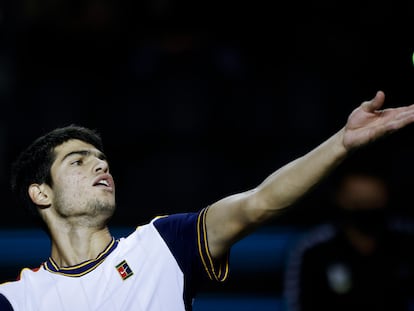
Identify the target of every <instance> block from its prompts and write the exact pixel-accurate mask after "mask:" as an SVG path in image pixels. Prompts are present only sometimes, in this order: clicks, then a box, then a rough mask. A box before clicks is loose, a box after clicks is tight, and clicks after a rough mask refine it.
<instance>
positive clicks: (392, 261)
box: [285, 158, 414, 311]
mask: <svg viewBox="0 0 414 311" xmlns="http://www.w3.org/2000/svg"><path fill="white" fill-rule="evenodd" d="M369 161H370V162H371V164H372V162H374V159H373V158H371V159H369V160H368V162H363V161H362V162H360V163H357V162H350V163H349V165H346V166H345V165H344V166H343V167H341V170H340V171H339V172H340V173H339V174H338V175H337V183H335V184H334V185H335V186H334V187H335V191H334V195H333V196H332V199H333V202H332V203H333V205H334V206H333V210H334V211H335V212H336V213H334V218H333V220H332V222H331V223H328V224H323V225H320V226H316V228H312V230H310V232H306V233H305V236H304V237H303V239H301V240H300V241H299V243H298V245H295V247H294V250H293V251H292V254H291V257H290V260H289V261H288V264H287V270H286V274H285V278H286V279H285V298H286V299H287V305H288V310H289V311H311V310H312V311H313V310H318V311H321V310H336V311H341V310H348V311H349V310H353V311H355V310H376V311H379V310H393V311H396V310H401V311H408V310H412V308H413V306H414V305H413V302H414V249H413V247H412V245H413V243H414V223H413V222H410V221H409V220H407V219H401V217H400V216H398V213H396V212H393V210H392V209H391V206H390V205H391V193H392V192H391V188H390V183H389V181H388V179H387V177H386V176H385V174H384V172H383V169H381V167H378V168H377V167H375V166H372V165H370V163H369Z"/></svg>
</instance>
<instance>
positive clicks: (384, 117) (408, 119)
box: [344, 91, 414, 149]
mask: <svg viewBox="0 0 414 311" xmlns="http://www.w3.org/2000/svg"><path fill="white" fill-rule="evenodd" d="M383 103H384V93H383V92H381V91H379V92H378V93H377V95H376V96H375V97H374V99H372V100H371V101H366V102H364V103H362V104H361V105H360V106H359V107H358V108H356V109H355V110H354V111H353V112H352V113H351V115H350V116H349V118H348V122H347V124H346V126H345V134H344V146H345V147H346V148H347V149H352V148H356V147H358V146H361V145H364V144H367V143H369V142H372V141H374V140H376V139H377V138H379V137H381V136H384V135H386V134H390V133H392V132H394V131H396V130H398V129H400V128H402V127H404V126H405V125H407V124H409V123H412V122H414V105H411V106H406V107H399V108H390V109H384V110H380V108H381V107H382V105H383Z"/></svg>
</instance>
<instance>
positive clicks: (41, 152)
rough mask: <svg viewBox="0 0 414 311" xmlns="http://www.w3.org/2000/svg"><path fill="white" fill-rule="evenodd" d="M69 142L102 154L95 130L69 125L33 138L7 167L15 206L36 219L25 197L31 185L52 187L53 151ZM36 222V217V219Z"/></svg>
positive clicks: (33, 208)
mask: <svg viewBox="0 0 414 311" xmlns="http://www.w3.org/2000/svg"><path fill="white" fill-rule="evenodd" d="M71 139H79V140H81V141H84V142H86V143H88V144H91V145H92V146H94V147H95V148H97V149H98V150H100V151H103V145H102V139H101V137H100V134H99V133H98V132H97V131H96V130H92V129H89V128H86V127H83V126H79V125H75V124H71V125H68V126H65V127H60V128H56V129H54V130H52V131H50V132H48V133H46V134H44V135H43V136H40V137H39V138H37V139H36V140H35V141H34V142H33V143H32V144H30V145H29V146H28V147H27V148H26V149H25V150H24V151H23V152H21V153H20V155H19V156H18V157H17V159H16V160H15V161H14V162H13V164H12V167H11V190H12V193H13V194H14V196H15V199H16V203H17V204H18V205H21V206H23V207H24V208H26V209H27V210H28V211H29V212H30V213H31V214H33V215H35V216H38V215H39V213H38V210H37V207H36V205H35V204H34V203H33V201H32V200H31V198H30V197H29V194H28V189H29V186H30V185H31V184H33V183H38V184H42V183H46V184H48V185H49V186H52V185H53V180H52V177H51V174H50V169H51V166H52V164H53V162H54V160H55V157H56V155H55V152H54V151H55V148H56V147H58V146H59V145H61V144H63V143H65V142H67V141H68V140H71ZM36 218H38V217H36Z"/></svg>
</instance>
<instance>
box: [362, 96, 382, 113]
mask: <svg viewBox="0 0 414 311" xmlns="http://www.w3.org/2000/svg"><path fill="white" fill-rule="evenodd" d="M384 101H385V94H384V92H383V91H378V92H377V93H376V94H375V97H374V98H373V99H371V100H370V101H366V102H363V103H362V105H361V107H362V109H364V110H365V111H367V112H374V111H375V110H378V109H380V108H381V107H382V105H383V104H384Z"/></svg>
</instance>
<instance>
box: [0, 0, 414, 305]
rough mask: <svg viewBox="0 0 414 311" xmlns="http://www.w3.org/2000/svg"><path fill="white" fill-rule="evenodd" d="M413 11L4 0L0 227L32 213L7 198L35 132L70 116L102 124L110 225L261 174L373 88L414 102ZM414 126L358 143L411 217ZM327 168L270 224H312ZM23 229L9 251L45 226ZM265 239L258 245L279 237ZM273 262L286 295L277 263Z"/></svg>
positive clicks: (191, 201)
mask: <svg viewBox="0 0 414 311" xmlns="http://www.w3.org/2000/svg"><path fill="white" fill-rule="evenodd" d="M413 18H414V5H413V4H411V3H409V2H402V1H401V2H398V1H393V2H391V1H385V2H384V1H382V2H381V3H378V2H374V1H372V2H371V1H368V2H363V3H361V2H357V1H346V2H345V1H342V2H332V1H325V0H318V1H312V2H309V1H291V2H289V3H284V5H282V4H281V3H274V2H271V1H269V2H266V1H256V2H254V3H253V2H250V3H244V2H239V1H238V2H236V1H226V2H219V1H209V2H193V1H184V0H181V1H171V0H163V1H161V0H153V1H149V0H147V1H126V0H121V1H113V0H84V1H67V0H57V1H49V0H17V1H4V2H2V3H1V4H0V37H1V38H0V39H1V40H0V104H1V108H2V113H1V114H0V185H1V187H0V189H1V192H2V193H0V195H1V197H2V213H1V214H2V216H1V217H0V227H1V228H3V229H4V230H6V231H1V232H3V233H4V234H8V233H7V232H9V231H7V230H12V231H10V232H14V233H15V232H16V231H15V230H20V229H22V230H32V229H33V227H34V226H33V224H32V222H31V220H30V218H28V216H26V215H25V213H24V212H23V211H22V210H21V209H20V207H19V206H16V205H15V204H14V201H13V199H12V198H11V196H10V191H9V184H8V183H9V169H10V164H11V162H12V161H13V159H14V158H15V157H16V156H17V154H18V153H19V152H20V151H21V150H22V149H23V148H24V147H25V146H26V145H27V144H29V143H30V142H31V141H32V140H33V139H34V138H36V137H37V136H39V135H41V134H43V133H45V132H46V131H48V130H51V129H52V128H55V127H57V126H64V125H68V124H71V123H77V124H81V125H85V126H88V127H92V128H96V129H98V131H99V132H101V134H102V136H103V140H104V144H105V146H106V150H105V153H106V154H107V156H108V158H109V161H110V165H111V170H112V173H113V175H114V178H115V181H116V184H117V201H118V210H117V213H116V216H115V217H114V218H113V220H112V222H111V225H112V226H113V227H116V228H132V227H135V226H136V225H139V224H142V223H145V222H147V221H149V220H150V219H151V218H152V217H153V216H156V215H161V214H166V213H174V212H178V211H180V212H182V211H195V210H199V209H200V208H203V207H205V206H206V205H208V204H211V203H212V202H214V201H216V200H218V199H220V198H222V197H224V196H227V195H229V194H233V193H235V192H239V191H244V190H247V189H250V188H253V187H255V186H256V185H257V184H259V183H260V182H261V181H262V180H263V179H264V178H265V177H266V176H267V175H268V174H270V173H272V172H273V171H274V170H275V169H277V168H279V167H280V166H282V165H284V164H286V163H287V162H289V161H290V160H293V159H294V158H296V157H298V156H300V155H302V154H303V153H305V152H307V151H308V150H310V149H311V148H313V147H314V146H316V145H317V144H318V143H320V142H322V141H323V140H324V139H325V138H327V137H328V136H330V135H331V134H333V133H334V132H335V131H337V130H338V129H339V128H340V127H341V126H342V125H343V124H344V123H345V121H346V117H347V115H348V114H349V113H350V112H351V111H352V109H354V108H355V107H356V106H357V105H359V104H360V102H362V101H363V100H368V99H371V98H372V97H373V96H374V95H375V92H376V91H377V90H379V89H381V90H383V91H384V92H385V94H386V98H387V99H386V105H388V106H396V105H408V104H411V103H413V102H414V93H413V88H412V85H413V82H414V72H413V70H414V69H413V64H412V53H413V50H414V41H413V39H412V33H413V28H414V26H413V24H412V19H413ZM412 134H413V128H412V126H408V127H407V128H406V129H403V130H402V131H401V132H400V133H398V134H396V135H395V136H391V137H387V138H385V139H383V140H382V141H380V142H377V144H376V145H375V146H371V147H369V148H367V149H365V150H362V151H361V153H360V154H358V155H354V158H355V157H364V158H366V159H368V160H369V162H370V163H371V164H374V165H376V166H377V167H378V169H379V170H383V171H384V173H385V175H386V176H387V178H389V181H390V183H391V185H392V189H393V210H394V211H395V212H396V213H398V214H402V215H404V217H412V216H413V215H414V214H413V211H412V209H411V197H410V190H411V176H412V174H413V170H414V166H413V165H412V161H411V160H412V158H413V156H414V148H413V147H412V145H411V144H410V143H411V141H412ZM352 160H353V158H352V159H351V160H350V161H352ZM331 178H332V179H333V178H335V174H333V176H331V177H329V178H328V179H327V180H325V181H323V182H322V183H321V185H320V187H318V188H317V189H315V191H313V192H312V193H311V194H309V195H308V196H307V197H306V198H304V199H303V200H301V201H300V202H298V203H297V204H296V205H295V206H293V207H292V208H291V209H290V210H288V211H286V212H285V213H283V214H282V215H281V216H280V217H279V218H277V219H275V220H274V221H273V222H271V223H269V224H268V226H266V228H265V229H266V230H267V229H268V230H282V231H283V230H293V232H296V230H298V232H301V231H302V230H304V229H305V228H307V227H309V226H313V225H315V224H317V223H320V222H324V221H326V220H327V219H329V217H331V212H330V210H329V204H328V201H329V199H330V190H331ZM14 233H13V234H14ZM25 233H27V232H26V231H22V233H21V234H22V235H21V236H19V235H17V237H14V238H16V239H23V241H21V240H18V241H16V240H13V239H14V238H13V239H12V240H8V239H7V238H5V237H3V236H1V237H0V239H1V240H2V243H3V242H4V243H6V244H5V248H1V249H2V251H1V252H4V251H6V250H7V249H14V247H15V245H20V246H17V249H16V253H15V256H18V257H19V258H20V257H22V258H23V257H24V258H25V260H32V259H33V258H32V257H30V256H32V255H33V256H37V254H33V253H32V252H30V249H26V248H25V247H24V248H22V247H21V244H20V243H26V244H25V245H37V242H38V240H37V238H36V235H34V236H31V235H30V234H29V236H30V239H28V240H26V239H27V238H28V235H27V234H25ZM278 236H279V235H278ZM289 237H291V236H289ZM4 238H5V239H6V240H4V241H3V239H4ZM32 239H33V240H32ZM252 239H254V237H252ZM260 241H261V242H260V243H262V242H263V243H264V244H263V245H262V244H260V243H256V242H257V241H253V242H252V244H251V245H252V246H251V247H257V248H260V249H257V250H255V251H254V253H260V252H261V251H262V249H264V250H265V249H266V245H271V247H277V245H279V244H273V243H272V241H268V240H266V239H265V240H262V239H261V240H260ZM282 241H284V242H283V243H288V244H283V249H286V248H288V247H289V246H290V244H289V242H290V241H291V240H290V239H289V238H286V239H282ZM7 243H9V244H7ZM43 246H45V245H44V244H41V245H40V244H39V246H36V247H39V248H41V247H43ZM45 247H46V248H47V246H45ZM235 253H237V248H236V249H235ZM281 254H284V252H283V251H282V252H281ZM279 255H280V254H279ZM279 255H278V256H276V257H272V256H274V255H271V256H270V257H266V256H267V255H266V254H264V255H263V257H262V259H267V260H265V261H266V262H262V263H260V265H259V266H262V265H263V267H266V269H267V267H269V269H271V263H272V262H273V261H274V264H275V265H276V266H278V265H279V262H277V261H278V260H283V256H279ZM258 256H259V255H258ZM243 257H244V258H245V260H246V261H248V260H250V259H249V258H248V257H245V256H243ZM0 258H1V260H6V261H7V260H8V259H9V258H8V257H7V256H4V254H3V253H0ZM255 260H260V259H258V258H256V259H255ZM2 263H3V261H2ZM238 268H239V267H238V266H237V263H235V268H234V269H236V270H237V269H238ZM240 268H241V267H240ZM3 271H4V274H3V275H0V278H2V276H3V279H4V278H8V277H10V274H7V273H6V272H5V270H4V269H3ZM8 271H13V272H14V270H8ZM236 275H237V274H236ZM270 275H271V276H273V277H274V279H275V285H274V286H275V287H274V288H272V290H274V291H275V292H278V293H279V292H280V291H281V286H282V285H281V276H280V274H278V273H275V274H271V273H270ZM236 280H237V278H236ZM234 282H236V281H234ZM243 282H244V281H243ZM256 282H257V281H256ZM239 285H240V284H239ZM227 286H228V287H227V288H226V291H224V292H243V290H242V289H240V288H239V287H237V286H236V285H233V284H232V283H230V285H227ZM240 286H241V287H242V285H240ZM266 286H267V285H266ZM262 287H263V288H264V287H265V285H263V286H262ZM262 287H259V289H262ZM259 309H260V308H259ZM215 310H218V309H215ZM239 310H241V309H239ZM261 310H265V309H264V308H263V309H261Z"/></svg>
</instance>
